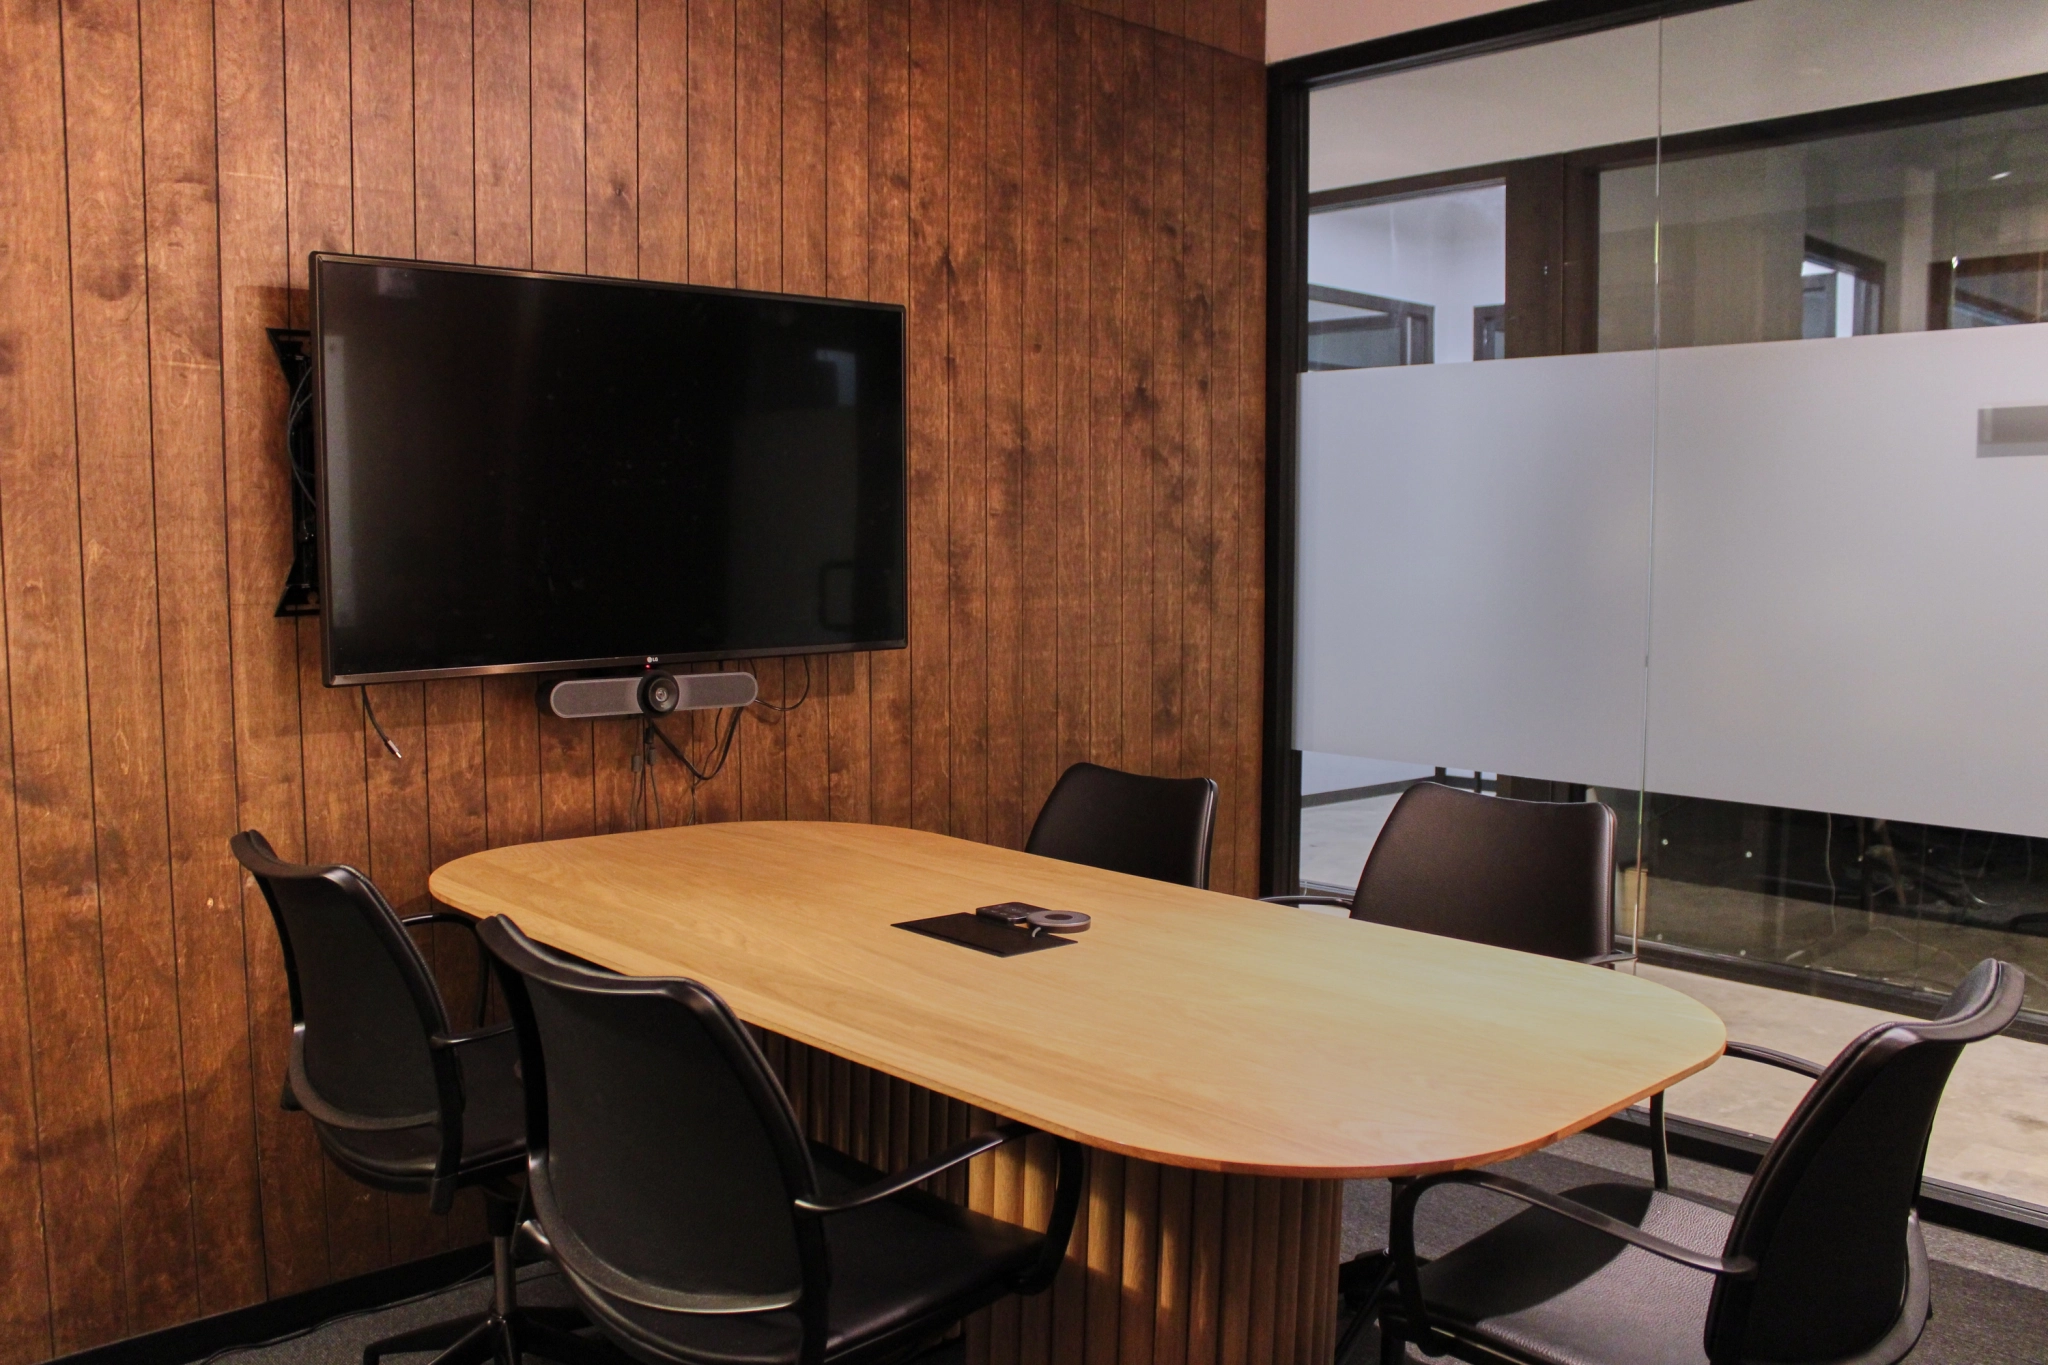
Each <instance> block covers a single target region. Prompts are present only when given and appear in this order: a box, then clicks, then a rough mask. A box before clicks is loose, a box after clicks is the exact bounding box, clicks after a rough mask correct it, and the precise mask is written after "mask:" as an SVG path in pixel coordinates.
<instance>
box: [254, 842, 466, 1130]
mask: <svg viewBox="0 0 2048 1365" xmlns="http://www.w3.org/2000/svg"><path fill="white" fill-rule="evenodd" d="M228 846H229V848H231V849H232V850H233V851H234V854H235V857H236V859H238V860H239V861H240V862H241V864H242V866H243V867H245V868H247V869H248V871H249V874H250V875H251V876H253V877H254V878H255V879H256V885H257V886H258V887H259V888H261V889H262V892H263V899H264V900H265V901H266V902H268V904H269V906H270V916H271V920H272V922H273V923H275V924H276V926H277V938H278V945H279V946H280V947H281V948H282V949H283V950H284V973H285V984H286V987H287V989H288V990H289V991H290V993H291V1009H292V1057H291V1071H290V1075H291V1087H292V1096H293V1098H294V1099H295V1100H297V1101H298V1103H299V1104H300V1105H301V1106H302V1107H303V1108H304V1109H305V1110H306V1111H307V1112H308V1113H310V1114H311V1115H312V1116H313V1118H314V1119H315V1120H317V1121H320V1122H323V1123H327V1124H330V1125H334V1126H339V1127H344V1128H352V1129H375V1128H400V1127H409V1126H415V1125H419V1124H425V1123H437V1122H439V1121H440V1120H441V1118H442V1115H441V1112H440V1109H441V1098H440V1089H439V1087H438V1085H437V1082H436V1079H435V1068H434V1060H433V1056H432V1053H431V1049H430V1048H429V1047H428V1042H427V1040H428V1039H429V1038H432V1037H433V1036H434V1035H435V1034H440V1033H446V1032H448V1013H447V1009H446V1008H445V1006H444V1005H443V1003H442V1000H441V992H440V990H439V988H438V987H437V986H436V985H435V984H434V974H433V972H432V971H431V970H430V969H429V968H428V966H427V963H426V960H425V959H424V958H422V957H421V956H420V951H419V949H418V948H417V947H416V946H415V945H414V944H413V941H412V936H411V935H410V934H408V933H406V931H405V926H404V925H402V924H400V923H399V922H398V916H397V914H396V913H395V912H393V910H392V909H391V906H390V904H389V903H388V902H386V901H385V899H384V897H383V895H382V894H381V893H380V892H379V891H378V890H377V888H376V887H375V886H374V885H372V884H371V882H370V880H369V878H367V877H365V876H363V875H362V874H361V873H359V872H357V871H356V870H355V869H354V868H350V867H309V866H302V865H300V864H298V863H288V862H285V861H284V860H282V859H280V858H279V857H278V856H277V854H276V852H275V851H274V850H273V849H272V848H271V847H270V844H269V841H267V840H266V839H264V837H263V836H262V835H261V834H258V833H257V832H256V831H255V830H245V831H243V832H242V833H240V834H237V835H236V836H235V837H234V838H233V839H231V840H229V841H228Z"/></svg>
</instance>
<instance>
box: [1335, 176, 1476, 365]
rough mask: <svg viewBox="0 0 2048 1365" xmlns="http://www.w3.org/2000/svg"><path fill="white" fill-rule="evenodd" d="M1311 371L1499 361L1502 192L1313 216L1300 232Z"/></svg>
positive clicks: (1372, 203)
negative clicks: (1304, 242) (1304, 246)
mask: <svg viewBox="0 0 2048 1365" xmlns="http://www.w3.org/2000/svg"><path fill="white" fill-rule="evenodd" d="M1308 273H1309V281H1310V283H1309V289H1308V361H1309V364H1308V367H1309V368H1310V369H1311V370H1354V369H1371V368H1375V367H1378V366H1384V365H1430V364H1440V363H1448V362H1454V361H1466V360H1491V359H1497V358H1499V357H1500V356H1501V355H1504V354H1505V353H1506V352H1505V350H1504V349H1503V348H1504V346H1505V344H1506V343H1505V339H1504V337H1505V333H1504V327H1505V322H1504V319H1505V313H1506V308H1505V305H1504V303H1503V302H1502V300H1504V299H1505V298H1506V290H1507V283H1506V276H1507V188H1506V186H1504V185H1502V184H1501V183H1499V182H1497V181H1495V182H1490V183H1485V184H1479V185H1461V186H1457V187H1455V188H1452V189H1444V190H1434V191H1426V192H1422V193H1409V194H1400V195H1396V196H1393V197H1388V198H1379V199H1368V200H1366V201H1364V202H1352V203H1340V204H1337V205H1333V206H1330V207H1326V208H1322V209H1320V210H1318V211H1316V212H1315V213H1313V214H1312V215H1311V216H1310V218H1309V228H1308Z"/></svg>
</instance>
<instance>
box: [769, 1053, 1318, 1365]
mask: <svg viewBox="0 0 2048 1365" xmlns="http://www.w3.org/2000/svg"><path fill="white" fill-rule="evenodd" d="M759 1036H760V1038H761V1040H762V1044H763V1046H764V1048H765V1050H766V1051H767V1054H768V1058H769V1061H770V1062H772V1063H773V1064H774V1066H775V1068H776V1070H777V1072H778V1074H780V1075H781V1077H782V1082H783V1086H784V1088H785V1089H787V1090H788V1092H789V1096H790V1099H791V1101H792V1102H793V1103H794V1104H795V1105H796V1108H797V1112H798V1115H799V1116H800V1118H801V1119H802V1121H803V1123H804V1125H805V1128H806V1130H807V1131H808V1133H809V1134H810V1136H811V1137H812V1138H813V1139H814V1140H816V1141H819V1142H824V1143H827V1144H829V1145H830V1146H833V1147H835V1148H837V1149H839V1150H840V1151H843V1152H845V1153H847V1154H848V1155H850V1156H853V1157H855V1158H857V1159H858V1160H861V1161H865V1162H867V1163H868V1164H870V1165H872V1166H877V1167H880V1168H882V1169H884V1170H896V1169H900V1168H901V1167H903V1166H906V1165H908V1164H909V1163H911V1162H912V1161H915V1160H918V1159H920V1158H921V1157H924V1156H927V1155H929V1154H931V1153H933V1152H937V1151H940V1150H943V1149H944V1148H945V1147H947V1146H949V1145H950V1144H952V1143H955V1142H959V1141H961V1140H963V1139H965V1138H966V1137H967V1136H968V1134H970V1133H972V1132H974V1131H976V1130H977V1129H978V1128H981V1127H985V1126H987V1125H988V1124H989V1123H991V1122H993V1117H992V1116H991V1115H988V1114H986V1113H983V1112H982V1111H980V1110H977V1109H975V1108H973V1107H972V1106H969V1105H966V1104H962V1103H961V1102H959V1101H957V1100H952V1099H948V1098H946V1097H945V1096H943V1095H938V1094H935V1093H933V1092H932V1091H929V1090H925V1089H922V1088H921V1087H918V1086H915V1085H912V1084H910V1083H909V1082H907V1081H902V1080H898V1079H896V1078H895V1077H892V1076H887V1075H884V1074H882V1073H881V1072H878V1071H873V1070H871V1069H869V1068H867V1067H864V1066H860V1065H857V1064H855V1063H852V1062H848V1061H847V1060H845V1059H844V1058H841V1057H835V1056H833V1055H831V1054H830V1053H826V1052H821V1051H819V1050H817V1049H815V1048H811V1047H807V1046H805V1045H803V1044H801V1043H797V1042H793V1041H791V1040H789V1039H786V1038H782V1037H780V1036H778V1035H775V1034H772V1033H765V1032H764V1033H760V1034H759ZM1088 1169H1089V1185H1088V1195H1087V1198H1086V1199H1085V1200H1084V1201H1083V1203H1082V1207H1081V1214H1080V1218H1079V1219H1078V1220H1077V1222H1076V1224H1075V1228H1074V1239H1073V1242H1072V1244H1071V1245H1070V1246H1069V1247H1068V1251H1067V1263H1066V1265H1065V1267H1064V1268H1063V1269H1062V1270H1061V1272H1060V1277H1059V1280H1058V1281H1057V1282H1056V1283H1055V1284H1054V1286H1053V1288H1052V1289H1051V1291H1049V1292H1048V1293H1045V1294H1041V1295H1039V1296H1037V1297H1035V1298H1031V1299H1014V1298H1012V1299H1006V1300H1004V1301H1003V1302H1001V1303H999V1304H997V1305H995V1306H994V1307H993V1308H990V1309H988V1310H986V1311H985V1312H982V1313H979V1314H977V1315H976V1316H975V1317H974V1318H973V1319H972V1320H971V1321H970V1322H969V1323H968V1324H967V1359H968V1365H1141V1362H1142V1363H1144V1365H1328V1363H1329V1360H1330V1357H1331V1353H1332V1352H1333V1351H1334V1350H1335V1349H1336V1316H1337V1261H1338V1255H1339V1252H1338V1235H1339V1232H1340V1229H1341V1227H1342V1222H1343V1183H1342V1182H1341V1181H1336V1180H1297V1179H1281V1178H1272V1177H1264V1176H1235V1175H1233V1176H1224V1175H1216V1174H1213V1173H1210V1172H1207V1171H1190V1170H1186V1169H1183V1168H1180V1167H1176V1166H1161V1165H1157V1164H1155V1163H1153V1162H1149V1161H1140V1160H1137V1159H1135V1158H1131V1157H1122V1156H1117V1155H1114V1154H1112V1153H1108V1152H1101V1151H1093V1152H1090V1153H1089V1168H1088ZM935 1184H936V1187H937V1191H938V1193H940V1194H943V1195H945V1196H946V1197H948V1198H950V1199H953V1200H955V1201H957V1202H960V1203H963V1204H966V1205H967V1206H968V1207H969V1208H972V1209H975V1210H976V1211H978V1212H981V1213H986V1214H990V1215H992V1216H994V1217H997V1218H1001V1219H1004V1220H1006V1221H1008V1222H1014V1223H1022V1224H1024V1225H1026V1226H1028V1227H1043V1226H1045V1221H1046V1218H1047V1216H1048V1214H1049V1213H1050V1211H1051V1206H1052V1186H1053V1175H1052V1144H1051V1142H1050V1140H1048V1139H1042V1138H1034V1139H1033V1140H1031V1141H1030V1142H1029V1143H1026V1144H1022V1150H1021V1151H1020V1150H1019V1148H1018V1147H1017V1146H1015V1145H1013V1146H1011V1147H1006V1148H1003V1149H1002V1150H1000V1151H997V1152H994V1153H991V1154H989V1155H987V1156H984V1157H977V1158H976V1159H975V1160H974V1161H972V1162H970V1163H969V1164H968V1166H967V1167H966V1168H965V1169H964V1170H961V1169H956V1170H954V1171H952V1172H950V1173H948V1174H947V1175H946V1176H943V1177H940V1178H939V1180H938V1181H937V1182H935Z"/></svg>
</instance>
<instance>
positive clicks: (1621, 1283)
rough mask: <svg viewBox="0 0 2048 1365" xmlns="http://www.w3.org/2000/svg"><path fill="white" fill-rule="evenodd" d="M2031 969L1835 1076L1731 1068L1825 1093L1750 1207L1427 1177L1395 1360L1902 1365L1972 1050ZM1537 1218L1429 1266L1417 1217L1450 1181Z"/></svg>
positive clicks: (1458, 1175) (2007, 1017) (1397, 1309)
mask: <svg viewBox="0 0 2048 1365" xmlns="http://www.w3.org/2000/svg"><path fill="white" fill-rule="evenodd" d="M2024 989H2025V978H2024V976H2023V975H2022V974H2021V972H2020V970H2019V969H2018V968H2016V967H2013V966H2011V965H2009V964H2007V963H2004V962H1999V961H1997V960H1996V959H1990V958H1987V959H1986V960H1985V961H1983V962H1980V963H1978V964H1977V966H1976V967H1975V968H1974V969H1973V970H1972V971H1971V972H1970V974H1969V976H1967V977H1966V978H1964V980H1963V983H1962V985H1960V986H1958V987H1957V988H1956V992H1955V994H1954V995H1952V996H1951V997H1949V1001H1948V1005H1947V1007H1946V1008H1944V1009H1943V1010H1942V1012H1941V1014H1940V1016H1939V1017H1938V1018H1936V1019H1934V1020H1932V1021H1930V1022H1902V1023H1888V1024H1879V1025H1878V1026H1877V1027H1875V1028H1873V1029H1871V1030H1870V1031H1869V1032H1867V1033H1865V1034H1864V1035H1863V1036H1862V1037H1860V1038H1858V1039H1857V1040H1856V1041H1855V1042H1853V1043H1851V1044H1849V1046H1848V1047H1846V1048H1844V1049H1843V1050H1842V1052H1841V1054H1840V1055H1839V1056H1837V1057H1836V1058H1835V1060H1834V1061H1833V1062H1832V1063H1830V1064H1829V1065H1828V1067H1827V1068H1826V1069H1825V1070H1823V1069H1821V1068H1819V1067H1816V1066H1814V1065H1812V1064H1811V1063H1807V1062H1802V1061H1800V1060H1799V1059H1797V1058H1792V1057H1786V1056H1785V1055H1784V1054H1782V1053H1772V1052H1768V1051H1765V1050H1763V1049H1745V1050H1743V1051H1740V1052H1738V1051H1735V1050H1733V1049H1731V1050H1730V1055H1731V1056H1742V1057H1748V1058H1750V1059H1752V1060H1756V1061H1763V1062H1769V1063H1771V1064H1773V1065H1778V1066H1785V1067H1787V1068H1788V1069H1790V1070H1793V1071H1797V1072H1799V1073H1800V1074H1801V1075H1806V1076H1813V1077H1816V1078H1817V1079H1816V1080H1815V1083H1814V1085H1813V1087H1812V1088H1811V1089H1810V1090H1808V1091H1807V1093H1806V1097H1805V1099H1803V1100H1802V1101H1801V1102H1800V1104H1799V1107H1798V1108H1797V1109H1795V1110H1794V1111H1793V1113H1792V1117H1791V1118H1790V1119H1789V1120H1787V1121H1786V1124H1785V1127H1784V1130H1783V1131H1782V1132H1780V1133H1779V1134H1778V1137H1777V1140H1776V1141H1775V1142H1773V1143H1772V1144H1771V1147H1770V1150H1769V1151H1768V1152H1766V1153H1765V1154H1764V1158H1763V1162H1762V1164H1761V1165H1760V1166H1758V1168H1757V1172H1756V1175H1755V1177H1754V1178H1753V1179H1752V1180H1751V1181H1750V1185H1749V1189H1748V1191H1747V1193H1745V1194H1744V1195H1743V1198H1742V1203H1741V1204H1740V1205H1739V1206H1738V1207H1737V1208H1736V1210H1735V1213H1734V1214H1733V1215H1732V1216H1730V1215H1729V1214H1725V1213H1722V1212H1721V1211H1720V1210H1718V1209H1715V1208H1711V1207H1709V1206H1707V1205H1704V1204H1696V1203H1693V1202H1692V1201H1690V1200H1686V1199H1682V1198H1679V1197H1677V1196H1674V1195H1670V1194H1665V1193H1661V1192H1659V1191H1655V1190H1648V1189H1644V1188H1642V1187H1641V1186H1635V1185H1622V1184H1594V1185H1582V1186H1580V1187H1578V1188H1577V1189H1573V1190H1570V1191H1567V1192H1566V1193H1564V1194H1561V1195H1560V1194H1551V1193H1549V1192H1547V1191H1545V1190H1541V1189H1538V1188H1536V1187H1535V1186H1532V1185H1527V1184H1524V1183H1523V1182H1521V1181H1519V1180H1514V1179H1510V1178H1509V1177H1507V1176H1502V1175H1496V1174H1493V1173H1491V1172H1488V1171H1454V1172H1450V1173H1447V1174H1444V1175H1434V1176H1425V1177H1423V1178H1422V1179H1420V1180H1416V1181H1413V1182H1410V1183H1409V1184H1408V1185H1407V1186H1406V1187H1405V1188H1404V1189H1402V1190H1401V1192H1400V1194H1399V1195H1398V1196H1397V1197H1396V1198H1395V1201H1394V1214H1393V1234H1394V1235H1393V1242H1394V1257H1395V1265H1396V1268H1397V1272H1398V1279H1399V1283H1400V1287H1401V1292H1400V1294H1399V1296H1398V1297H1396V1298H1391V1299H1389V1300H1388V1301H1387V1302H1386V1303H1384V1304H1383V1305H1382V1306H1381V1309H1380V1331H1381V1343H1382V1344H1381V1357H1380V1358H1381V1360H1382V1361H1384V1362H1388V1363H1389V1365H1391V1363H1392V1362H1396V1361H1400V1360H1403V1359H1405V1358H1406V1349H1407V1348H1406V1343H1407V1342H1410V1341H1413V1342H1415V1343H1416V1344H1417V1345H1419V1346H1421V1347H1422V1349H1423V1350H1425V1351H1427V1352H1429V1353H1430V1354H1432V1355H1434V1354H1437V1353H1439V1352H1448V1353H1450V1354H1451V1355H1452V1356H1454V1357H1456V1358H1457V1359H1459V1360H1465V1361H1473V1362H1485V1363H1486V1365H1496V1363H1497V1362H1503V1361H1519V1362H1529V1363H1530V1365H1558V1363H1559V1362H1570V1365H1623V1363H1624V1362H1629V1363H1633V1362H1657V1365H1668V1363H1669V1362H1674V1361H1697V1362H1700V1363H1701V1365H1707V1363H1708V1362H1711V1363H1712V1365H1738V1362H1753V1361H1771V1362H1776V1363H1777V1365H1799V1363H1800V1362H1822V1361H1826V1362H1830V1363H1831V1365H1890V1362H1893V1361H1897V1360H1899V1359H1901V1358H1903V1357H1904V1356H1905V1355H1906V1353H1907V1352H1909V1351H1911V1350H1912V1349H1913V1344H1914V1343H1915V1342H1916V1341H1918V1340H1919V1338H1920V1332H1921V1329H1922V1327H1924V1326H1925V1325H1926V1322H1927V1316H1928V1288H1927V1249H1926V1247H1925V1246H1924V1245H1923V1244H1922V1242H1921V1237H1920V1223H1919V1220H1918V1218H1917V1216H1916V1215H1915V1214H1914V1211H1913V1201H1914V1199H1915V1198H1917V1197H1918V1195H1919V1193H1920V1176H1921V1168H1922V1167H1923V1165H1924V1164H1925V1162H1926V1156H1927V1135H1928V1132H1929V1130H1930V1129H1932V1127H1933V1126H1934V1111H1935V1108H1936V1106H1938V1105H1939V1104H1940V1102H1941V1092H1942V1088H1943V1087H1944V1086H1945V1085H1946V1084H1947V1083H1948V1076H1949V1071H1950V1069H1951V1068H1952V1067H1954V1065H1955V1062H1956V1058H1957V1057H1958V1056H1960V1055H1961V1053H1962V1050H1963V1046H1964V1045H1965V1044H1967V1043H1974V1042H1977V1041H1979V1040H1980V1039H1984V1038H1989V1037H1991V1036H1992V1035H1993V1034H1996V1033H1998V1032H1999V1031H2000V1030H2002V1029H2004V1028H2005V1027H2006V1025H2008V1024H2010V1023H2011V1022H2012V1020H2013V1016H2014V1015H2016V1014H2017V1013H2019V1008H2020V1001H2021V997H2022V994H2023V992H2024ZM1444 1184H1464V1185H1477V1186H1479V1187H1481V1188H1483V1189H1489V1190H1497V1191H1499V1192H1500V1193H1502V1194H1505V1195H1508V1196H1509V1197H1511V1198H1514V1199H1518V1200H1520V1201H1521V1202H1523V1203H1525V1204H1529V1205H1532V1206H1533V1207H1532V1208H1531V1209H1529V1210H1528V1211H1525V1212H1523V1213H1520V1214H1517V1215H1515V1216H1514V1217H1513V1218H1510V1219H1509V1220H1508V1221H1507V1222H1505V1223H1502V1224H1500V1225H1499V1226H1497V1227H1495V1228H1493V1229H1492V1230H1491V1231H1489V1232H1485V1233H1482V1234H1481V1235H1479V1236H1478V1237H1475V1238H1473V1239H1472V1240H1471V1241H1469V1242H1466V1243H1465V1244H1464V1245H1463V1246H1460V1247H1459V1248H1457V1249H1456V1250H1455V1251H1452V1252H1451V1253H1449V1254H1448V1255H1446V1256H1443V1257H1440V1258H1438V1259H1437V1260H1434V1261H1431V1262H1430V1263H1429V1264H1428V1265H1421V1264H1420V1263H1419V1262H1418V1261H1417V1259H1416V1255H1415V1209H1416V1204H1417V1202H1418V1201H1420V1199H1421V1198H1422V1196H1423V1195H1425V1194H1427V1193H1428V1192H1429V1191H1430V1190H1432V1189H1435V1188H1436V1187H1437V1186H1438V1185H1444Z"/></svg>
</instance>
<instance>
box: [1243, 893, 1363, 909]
mask: <svg viewBox="0 0 2048 1365" xmlns="http://www.w3.org/2000/svg"><path fill="white" fill-rule="evenodd" d="M1259 902H1260V904H1262V905H1334V906H1336V907H1338V908H1339V909H1341V910H1349V909H1350V908H1351V898H1350V897H1349V896H1261V897H1259Z"/></svg>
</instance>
